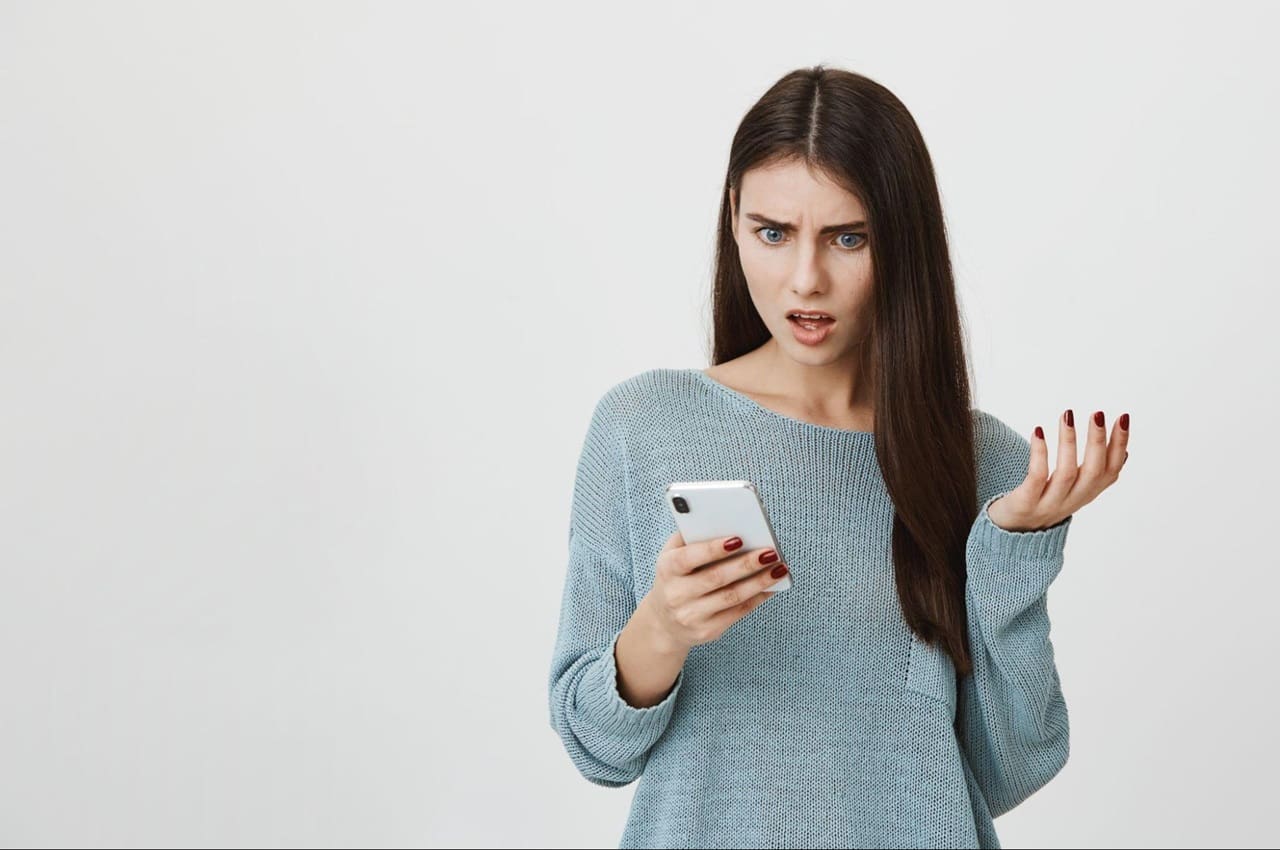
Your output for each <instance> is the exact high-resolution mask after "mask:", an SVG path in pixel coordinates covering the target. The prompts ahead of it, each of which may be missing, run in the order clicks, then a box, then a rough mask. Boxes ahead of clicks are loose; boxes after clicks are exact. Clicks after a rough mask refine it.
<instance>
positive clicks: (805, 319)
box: [787, 313, 836, 331]
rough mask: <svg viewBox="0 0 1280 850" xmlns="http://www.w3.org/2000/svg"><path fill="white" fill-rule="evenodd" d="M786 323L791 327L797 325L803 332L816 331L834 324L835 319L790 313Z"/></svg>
mask: <svg viewBox="0 0 1280 850" xmlns="http://www.w3.org/2000/svg"><path fill="white" fill-rule="evenodd" d="M787 321H788V322H791V323H792V324H793V325H799V326H800V327H802V328H804V329H805V330H810V331H816V330H818V329H819V328H826V327H830V326H831V325H833V324H835V321H836V320H835V319H833V318H831V317H830V316H816V315H803V314H797V313H792V314H790V315H789V316H787Z"/></svg>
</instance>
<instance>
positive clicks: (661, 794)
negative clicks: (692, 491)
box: [548, 368, 1072, 848]
mask: <svg viewBox="0 0 1280 850" xmlns="http://www.w3.org/2000/svg"><path fill="white" fill-rule="evenodd" d="M972 413H973V416H974V423H975V435H976V441H975V442H976V446H975V451H976V455H977V457H976V460H977V464H978V494H977V496H978V504H979V505H981V509H980V510H979V512H978V515H977V517H975V519H974V522H973V527H972V529H971V530H970V533H969V537H968V542H967V547H966V548H967V553H966V561H967V567H968V580H967V583H966V586H967V594H966V598H967V604H968V617H969V641H970V646H971V648H972V654H973V658H974V665H975V669H974V673H973V675H972V676H967V677H965V678H964V679H963V680H961V681H959V682H957V681H956V675H955V668H954V666H953V665H952V662H951V659H950V657H949V656H947V655H946V654H945V653H944V652H943V651H942V650H941V649H939V648H937V647H934V646H931V645H929V644H926V643H924V642H923V641H921V640H919V639H918V638H916V637H915V636H914V634H913V633H912V632H911V630H910V629H908V628H907V625H906V622H905V620H904V619H903V617H902V609H901V607H900V604H899V602H898V596H897V592H896V590H895V587H894V578H893V563H892V560H891V557H890V539H891V529H892V522H893V503H892V502H891V501H890V499H889V495H888V492H887V491H886V490H885V485H884V479H883V478H882V477H881V475H880V468H879V466H878V465H877V464H876V455H875V445H874V442H875V437H874V434H872V433H870V432H866V431H848V430H842V429H837V428H829V427H825V426H821V425H813V424H810V423H806V422H802V421H800V420H797V419H792V418H790V417H788V416H785V415H783V414H780V413H777V412H774V411H772V410H770V409H768V408H766V407H764V406H762V405H760V404H759V403H757V402H756V401H754V400H753V399H751V398H750V397H748V396H746V395H744V394H742V393H739V392H737V391H735V390H733V389H730V388H729V387H728V386H725V385H724V384H721V383H719V382H718V381H716V380H715V379H713V378H711V377H710V376H709V375H707V374H706V373H705V372H703V371H702V370H701V369H665V368H664V369H651V370H649V371H647V372H643V373H641V374H638V375H634V376H632V377H630V378H627V379H625V380H623V381H621V382H620V383H618V384H616V385H614V386H613V387H611V388H610V389H609V390H608V391H607V392H606V393H605V394H604V395H603V396H602V397H601V398H600V400H599V402H598V403H597V404H596V407H595V410H594V412H593V414H592V416H591V421H590V425H589V427H588V430H587V433H586V438H585V440H584V444H583V447H582V454H581V459H580V461H579V463H578V467H577V475H576V480H575V484H574V490H573V498H572V505H571V519H570V523H569V539H568V569H567V574H566V577H565V582H564V594H563V598H562V603H561V611H560V624H559V630H558V634H557V636H556V641H555V649H554V652H553V656H552V662H551V673H550V680H549V683H548V691H549V707H550V720H551V726H552V728H553V729H554V730H555V731H556V733H557V734H558V735H559V736H560V738H561V740H562V741H563V743H564V746H565V748H566V749H567V751H568V753H569V757H570V758H571V759H572V760H573V763H574V765H575V766H576V767H577V769H578V770H579V771H580V772H581V773H582V775H583V776H585V777H586V778H587V779H589V780H590V781H592V782H594V783H596V784H598V785H605V786H611V787H618V786H624V785H627V784H629V783H631V782H634V781H635V780H636V779H637V778H639V780H640V782H639V785H638V786H637V787H636V790H635V794H634V797H633V799H632V803H631V811H630V815H629V817H628V819H627V823H626V827H625V830H624V832H623V834H622V838H621V843H620V845H619V846H621V847H996V848H998V847H999V846H1000V844H999V839H998V838H997V836H996V832H995V828H994V826H993V824H992V818H993V817H998V816H1000V815H1001V814H1003V813H1004V812H1007V811H1009V810H1010V809H1012V808H1013V807H1014V806H1016V805H1018V803H1020V802H1022V801H1023V800H1025V799H1026V798H1027V797H1028V796H1030V795H1031V794H1032V793H1034V792H1035V791H1036V790H1037V789H1039V788H1041V787H1042V786H1043V785H1044V784H1045V783H1047V782H1048V781H1049V780H1050V779H1051V778H1052V777H1053V776H1054V775H1055V774H1057V772H1058V771H1059V770H1061V768H1062V766H1063V764H1065V762H1066V760H1067V751H1068V724H1067V708H1066V703H1065V702H1064V700H1063V696H1062V691H1061V688H1060V686H1059V680H1058V671H1057V667H1056V666H1055V664H1054V655H1053V646H1052V644H1051V643H1050V641H1049V617H1048V612H1047V608H1046V602H1045V597H1046V592H1047V589H1048V587H1049V584H1050V582H1052V581H1053V579H1054V577H1055V576H1056V575H1057V574H1058V572H1059V570H1061V568H1062V563H1063V548H1064V545H1065V543H1066V536H1067V530H1068V529H1069V528H1070V525H1071V520H1072V517H1067V518H1066V519H1064V520H1063V521H1061V522H1059V523H1058V524H1057V525H1054V526H1052V527H1050V528H1046V529H1040V530H1037V531H1030V532H1011V531H1006V530H1004V529H1002V528H1000V527H999V526H996V525H995V524H993V523H992V522H991V520H990V519H989V518H988V516H987V511H986V507H987V505H988V504H990V502H991V501H993V500H994V499H995V498H996V497H997V496H1000V495H1003V494H1004V493H1007V492H1008V491H1010V490H1012V489H1013V488H1015V487H1016V486H1017V485H1018V484H1019V483H1020V482H1021V481H1022V479H1023V477H1024V476H1025V475H1026V471H1027V461H1028V457H1029V455H1030V444H1029V443H1028V441H1027V439H1026V438H1025V437H1023V436H1021V435H1020V434H1019V433H1018V432H1016V431H1014V430H1012V429H1011V428H1010V427H1009V426H1008V425H1006V424H1005V423H1004V422H1002V421H1001V420H999V419H997V418H996V417H994V416H992V415H991V414H989V413H986V412H984V411H981V410H977V409H975V410H973V411H972ZM698 479H746V480H750V481H752V482H754V483H755V484H756V486H757V488H758V489H759V491H760V496H761V499H762V500H763V501H764V503H765V508H766V509H767V511H768V513H769V517H770V519H771V521H772V523H773V527H774V531H775V533H776V534H777V536H778V544H779V547H780V550H781V552H782V554H783V557H784V559H785V561H786V563H787V565H788V566H789V567H790V568H791V573H792V578H793V581H794V582H795V584H794V586H793V587H792V589H790V590H787V591H782V592H780V593H778V594H776V595H775V596H773V597H772V598H770V599H769V600H768V601H766V602H765V603H764V604H763V605H761V606H760V607H759V608H757V609H755V610H754V611H752V612H751V613H749V614H747V615H746V616H745V617H744V618H743V619H741V620H739V621H738V622H736V623H734V624H733V625H732V626H730V627H729V629H728V630H727V631H725V632H724V634H722V635H721V636H720V637H719V638H718V639H716V640H714V641H711V642H710V643H706V644H702V645H699V646H696V647H694V648H693V649H692V650H691V651H690V652H689V655H688V658H687V659H686V661H685V664H684V667H683V669H682V670H681V672H680V674H679V676H678V677H677V679H676V681H675V687H674V688H673V689H672V691H671V693H670V694H669V695H668V696H667V697H666V698H665V699H664V700H663V701H662V702H661V703H659V704H658V705H655V706H651V707H648V708H636V707H634V706H632V705H630V704H628V703H627V702H626V701H624V700H623V699H622V697H621V696H620V695H619V693H618V688H617V666H616V658H615V657H614V644H615V642H616V640H617V636H618V633H619V632H620V631H621V630H622V628H623V626H625V625H626V623H627V621H628V620H629V619H630V617H631V614H632V612H634V611H635V609H636V605H637V604H638V602H639V601H640V600H641V599H642V598H644V596H645V595H646V594H647V593H648V592H649V590H650V588H651V587H652V586H653V580H654V569H655V565H656V563H657V559H658V553H659V551H660V550H661V548H662V546H663V544H664V543H665V542H666V540H667V538H668V537H669V536H670V535H671V534H672V533H673V532H674V531H675V530H676V526H675V521H674V520H673V519H672V517H671V515H670V513H669V508H668V507H667V504H666V502H665V500H664V496H663V489H664V488H665V487H666V486H667V484H669V483H670V482H672V481H680V480H698Z"/></svg>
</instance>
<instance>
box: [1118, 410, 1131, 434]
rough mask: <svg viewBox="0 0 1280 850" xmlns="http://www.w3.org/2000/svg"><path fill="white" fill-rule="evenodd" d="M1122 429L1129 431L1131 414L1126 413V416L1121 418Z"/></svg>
mask: <svg viewBox="0 0 1280 850" xmlns="http://www.w3.org/2000/svg"><path fill="white" fill-rule="evenodd" d="M1120 427H1121V428H1123V429H1124V430H1126V431H1128V430H1129V414H1127V413H1126V414H1125V415H1124V416H1121V417H1120Z"/></svg>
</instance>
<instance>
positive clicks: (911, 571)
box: [712, 65, 978, 676]
mask: <svg viewBox="0 0 1280 850" xmlns="http://www.w3.org/2000/svg"><path fill="white" fill-rule="evenodd" d="M782 161H795V162H800V163H804V164H806V165H808V166H809V167H811V168H814V169H815V170H818V171H820V172H822V173H823V174H824V175H826V176H828V177H829V178H830V179H832V180H834V181H836V182H837V183H838V184H840V185H842V186H843V187H845V188H846V189H847V190H848V191H850V192H851V193H853V194H854V195H855V196H856V197H857V198H858V199H859V200H860V201H861V202H862V205H863V207H864V208H865V209H866V212H867V226H868V242H869V245H868V247H869V248H870V249H871V251H872V257H873V262H872V265H873V267H874V271H873V275H874V290H875V294H874V308H873V313H874V315H873V316H871V317H870V327H871V331H870V335H869V338H868V344H867V345H864V346H862V354H861V356H862V358H863V360H864V362H865V363H866V365H867V371H865V372H863V374H864V375H866V376H867V378H868V380H870V381H872V383H873V385H874V394H875V424H874V430H875V435H876V439H875V446H876V458H877V460H878V462H879V464H880V471H881V474H882V476H883V478H884V481H885V484H886V486H887V488H888V492H889V496H890V498H892V500H893V504H894V519H893V562H894V578H895V582H896V585H897V590H898V599H899V601H900V602H901V605H902V613H903V616H904V618H905V619H906V622H907V625H908V626H909V627H910V628H911V630H912V631H914V632H915V633H916V634H917V635H919V636H920V638H921V639H922V640H924V641H926V642H928V643H932V644H935V645H938V646H940V647H941V648H942V649H943V650H944V651H945V652H947V654H948V655H950V656H951V659H952V661H953V662H954V665H955V668H956V672H957V673H958V674H959V675H961V676H964V675H968V674H969V673H970V672H971V670H972V660H971V657H970V654H969V645H968V641H967V639H966V627H967V624H966V616H965V575H966V570H965V543H966V540H967V537H968V532H969V529H970V527H971V525H972V523H973V520H974V518H975V517H976V516H977V511H978V504H977V470H976V468H975V460H976V458H975V456H974V443H973V440H974V436H973V420H972V414H971V412H970V404H971V402H970V389H969V388H970V384H971V378H970V375H969V365H968V359H967V357H966V355H965V343H964V339H963V328H962V326H961V322H960V313H959V308H958V306H957V299H956V291H955V280H954V278H953V277H952V271H951V258H950V252H949V251H948V248H947V235H946V228H945V225H944V222H943V218H942V204H941V201H940V199H939V196H938V186H937V182H936V179H935V177H934V171H933V163H932V161H931V159H930V158H929V153H928V150H927V149H926V147H925V143H924V139H923V137H922V136H921V134H920V130H919V128H918V127H917V126H916V123H915V120H914V119H913V118H912V117H911V114H910V113H909V112H908V111H907V108H906V107H905V106H904V105H903V104H902V102H901V101H899V100H898V98H897V97H895V96H894V95H893V93H892V92H890V91H889V90H888V89H886V88H885V87H884V86H882V85H880V84H879V83H877V82H875V81H873V80H871V79H869V78H867V77H864V76H861V75H859V74H855V73H853V72H850V71H844V70H839V69H831V68H825V67H823V66H822V65H817V66H814V67H813V68H806V69H800V70H796V71H792V72H791V73H788V74H787V75H786V76H784V77H782V79H780V80H778V82H776V83H775V84H774V85H773V86H772V87H771V88H770V89H769V90H768V91H767V92H765V94H764V95H763V96H762V97H761V98H760V100H759V101H757V102H756V104H755V105H754V106H752V107H751V109H750V111H748V112H747V114H746V116H745V117H744V118H743V119H742V122H741V124H739V126H738V130H737V133H736V134H735V135H734V137H733V144H732V147H731V149H730V152H729V169H728V174H727V177H726V180H725V185H724V195H723V197H722V199H721V204H720V223H719V232H718V235H717V249H716V260H715V272H714V290H713V305H712V309H713V315H714V329H713V337H712V351H713V359H712V362H713V364H720V363H723V362H725V361H726V360H732V359H733V358H735V357H738V356H740V355H743V354H746V353H747V352H749V351H752V350H754V349H756V348H758V347H760V346H761V345H763V344H764V343H765V342H767V341H768V340H769V337H770V334H769V331H768V329H767V328H766V327H765V324H764V322H763V320H762V319H761V318H760V315H759V313H758V312H757V311H756V309H755V306H754V305H753V304H752V301H751V295H750V293H749V291H748V289H747V281H746V277H745V276H744V274H743V271H742V263H741V261H740V259H739V257H738V247H737V243H736V242H735V241H734V238H733V231H732V215H733V212H732V206H731V205H730V195H731V193H732V197H733V201H734V204H738V202H739V200H740V197H741V186H742V176H743V174H744V173H745V172H747V171H748V170H750V169H752V168H755V167H757V166H765V165H771V164H774V163H777V162H782Z"/></svg>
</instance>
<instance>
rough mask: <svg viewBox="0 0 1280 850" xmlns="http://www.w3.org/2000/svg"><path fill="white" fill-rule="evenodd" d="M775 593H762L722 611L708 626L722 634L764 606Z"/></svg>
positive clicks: (710, 620) (708, 622) (709, 621)
mask: <svg viewBox="0 0 1280 850" xmlns="http://www.w3.org/2000/svg"><path fill="white" fill-rule="evenodd" d="M774 592H776V591H773V592H770V591H761V592H760V593H757V594H756V595H755V596H753V597H751V598H750V599H748V600H746V601H745V602H740V603H738V604H737V605H735V606H733V607H732V608H730V609H728V610H727V611H721V612H720V613H719V614H716V615H715V616H714V617H712V618H711V619H709V620H708V621H707V625H708V626H709V627H710V628H712V629H714V630H715V631H717V632H722V631H724V630H725V629H727V628H729V627H730V626H732V625H733V624H734V623H736V622H737V621H738V620H741V619H742V618H743V617H745V616H747V615H748V614H750V613H751V612H752V611H754V610H755V609H756V608H759V607H760V606H761V605H763V604H764V603H765V602H766V601H768V600H769V599H770V598H771V597H772V596H773V594H774Z"/></svg>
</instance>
